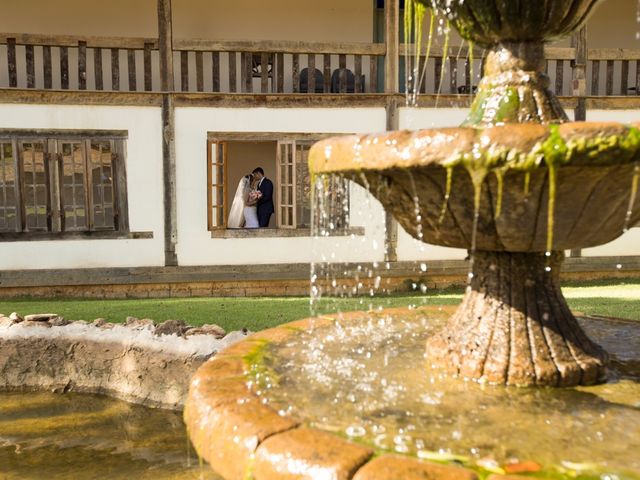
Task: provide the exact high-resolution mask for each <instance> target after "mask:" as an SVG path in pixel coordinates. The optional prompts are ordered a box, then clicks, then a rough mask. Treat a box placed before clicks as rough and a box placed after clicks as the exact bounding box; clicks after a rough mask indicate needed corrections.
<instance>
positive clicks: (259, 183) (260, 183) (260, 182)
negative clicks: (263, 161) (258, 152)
mask: <svg viewBox="0 0 640 480" xmlns="http://www.w3.org/2000/svg"><path fill="white" fill-rule="evenodd" d="M263 180H264V177H262V178H261V179H260V181H259V182H258V188H260V185H262V181H263Z"/></svg>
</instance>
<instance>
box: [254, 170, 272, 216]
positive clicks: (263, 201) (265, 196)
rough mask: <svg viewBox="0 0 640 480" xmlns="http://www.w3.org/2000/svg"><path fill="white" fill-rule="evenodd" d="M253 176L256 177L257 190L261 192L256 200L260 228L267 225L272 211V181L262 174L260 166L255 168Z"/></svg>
mask: <svg viewBox="0 0 640 480" xmlns="http://www.w3.org/2000/svg"><path fill="white" fill-rule="evenodd" d="M252 173H253V176H254V177H255V178H257V179H258V191H259V192H260V193H261V194H262V196H261V197H260V199H259V200H258V224H259V225H260V228H265V227H268V226H269V219H270V218H271V214H273V212H274V210H275V209H274V208H273V183H271V180H269V179H268V178H267V177H265V176H264V170H263V169H262V167H258V168H256V169H255V170H254V171H253V172H252Z"/></svg>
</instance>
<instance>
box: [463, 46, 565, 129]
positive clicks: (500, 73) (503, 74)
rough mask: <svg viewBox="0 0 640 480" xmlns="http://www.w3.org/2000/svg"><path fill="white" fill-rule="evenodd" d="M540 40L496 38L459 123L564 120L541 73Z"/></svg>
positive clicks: (543, 64)
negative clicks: (462, 118)
mask: <svg viewBox="0 0 640 480" xmlns="http://www.w3.org/2000/svg"><path fill="white" fill-rule="evenodd" d="M545 63H546V61H545V58H544V43H543V42H542V41H534V42H500V43H499V44H497V45H494V46H492V47H491V50H490V51H489V53H488V55H487V57H486V59H485V64H484V76H483V78H482V80H481V81H480V84H479V85H478V94H477V95H476V97H475V99H474V101H473V105H472V106H471V113H470V114H469V116H468V117H467V119H466V121H465V122H464V124H463V125H473V126H480V125H493V124H496V123H532V122H533V123H561V122H566V121H568V118H567V115H566V113H565V112H564V110H563V109H562V106H561V105H560V102H559V101H558V99H557V98H556V96H555V95H554V94H553V93H552V92H551V90H549V84H550V81H549V77H548V76H547V74H546V73H545V71H544V70H545Z"/></svg>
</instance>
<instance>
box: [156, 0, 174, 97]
mask: <svg viewBox="0 0 640 480" xmlns="http://www.w3.org/2000/svg"><path fill="white" fill-rule="evenodd" d="M158 49H159V50H160V89H161V90H162V91H163V92H172V91H173V90H174V84H173V27H172V20H171V0H158Z"/></svg>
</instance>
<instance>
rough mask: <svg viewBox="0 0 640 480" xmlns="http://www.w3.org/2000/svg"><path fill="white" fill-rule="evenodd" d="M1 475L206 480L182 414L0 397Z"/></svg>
mask: <svg viewBox="0 0 640 480" xmlns="http://www.w3.org/2000/svg"><path fill="white" fill-rule="evenodd" d="M0 477H1V478H2V479H3V480H13V479H21V480H24V479H42V478H48V479H58V478H60V479H69V478H73V479H80V480H84V479H94V478H109V479H131V478H138V479H205V480H214V479H218V478H219V477H217V476H215V474H213V473H212V472H211V471H210V469H209V468H207V467H206V466H205V467H204V468H201V467H200V466H199V464H198V459H197V458H195V456H194V453H193V451H192V450H191V449H190V446H189V443H188V439H187V435H186V430H185V427H184V424H183V422H182V417H181V414H180V413H178V412H170V411H165V410H157V409H149V408H145V407H140V406H137V405H132V404H129V403H126V402H121V401H117V400H112V399H108V398H105V397H101V396H96V395H80V394H73V393H72V394H65V395H55V394H48V393H0Z"/></svg>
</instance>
